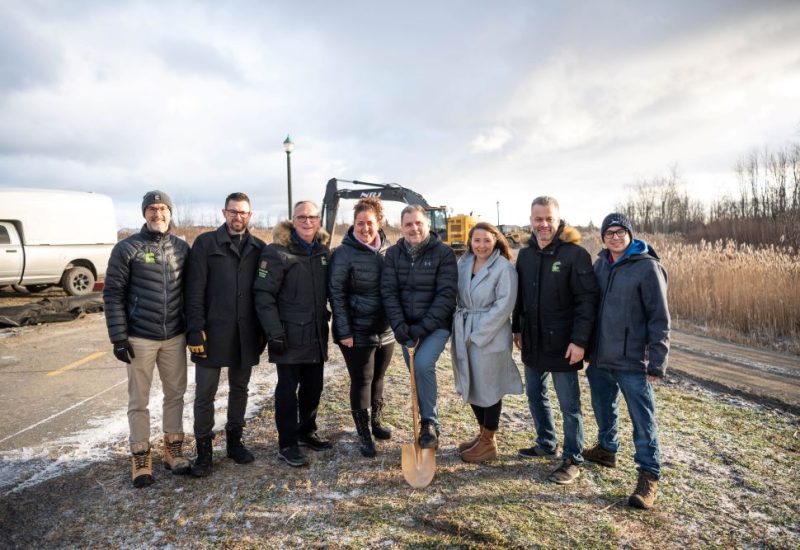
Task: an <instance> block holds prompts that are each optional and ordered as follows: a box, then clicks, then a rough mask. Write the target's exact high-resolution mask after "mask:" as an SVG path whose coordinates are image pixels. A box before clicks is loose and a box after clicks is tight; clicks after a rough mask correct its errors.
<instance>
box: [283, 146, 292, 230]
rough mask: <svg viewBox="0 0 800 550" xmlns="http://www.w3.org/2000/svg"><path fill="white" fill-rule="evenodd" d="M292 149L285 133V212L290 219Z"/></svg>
mask: <svg viewBox="0 0 800 550" xmlns="http://www.w3.org/2000/svg"><path fill="white" fill-rule="evenodd" d="M292 149H294V142H293V141H292V138H290V137H289V134H286V139H285V140H284V141H283V150H284V151H286V190H287V191H288V198H289V201H288V205H289V207H288V208H287V212H288V215H289V219H290V220H291V219H292Z"/></svg>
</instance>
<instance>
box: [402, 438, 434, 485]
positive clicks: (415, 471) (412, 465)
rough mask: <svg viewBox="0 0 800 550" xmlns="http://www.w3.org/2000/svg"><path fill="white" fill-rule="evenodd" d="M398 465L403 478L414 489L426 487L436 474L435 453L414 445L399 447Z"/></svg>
mask: <svg viewBox="0 0 800 550" xmlns="http://www.w3.org/2000/svg"><path fill="white" fill-rule="evenodd" d="M400 464H401V466H402V468H403V477H404V478H406V482H407V483H408V484H409V485H411V486H412V487H414V488H415V489H422V488H424V487H427V486H428V485H430V484H431V481H433V474H435V473H436V451H435V450H434V449H422V448H420V446H419V445H418V444H416V443H404V444H403V445H402V446H401V447H400Z"/></svg>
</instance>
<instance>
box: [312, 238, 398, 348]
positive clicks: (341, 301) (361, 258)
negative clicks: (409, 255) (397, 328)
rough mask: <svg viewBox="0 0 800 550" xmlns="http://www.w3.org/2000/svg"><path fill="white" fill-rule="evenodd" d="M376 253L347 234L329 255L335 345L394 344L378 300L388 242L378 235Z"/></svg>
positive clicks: (372, 345)
mask: <svg viewBox="0 0 800 550" xmlns="http://www.w3.org/2000/svg"><path fill="white" fill-rule="evenodd" d="M380 239H381V247H380V249H379V250H378V251H377V252H376V251H374V250H372V249H371V248H369V247H368V246H367V245H365V244H364V243H362V242H361V241H359V240H358V238H356V237H355V235H353V227H352V226H351V227H350V229H349V230H348V231H347V234H346V235H345V236H344V239H342V244H341V245H339V246H338V247H337V248H336V249H335V250H334V251H333V254H332V255H331V265H330V268H329V269H328V295H329V296H330V302H331V310H332V313H333V323H332V326H333V338H334V340H335V341H336V342H339V341H341V340H342V339H344V338H353V344H354V345H355V346H356V347H374V346H378V345H384V344H388V343H390V342H393V341H394V336H393V335H392V330H391V328H390V327H389V320H388V319H387V318H386V312H385V310H384V309H383V300H382V299H381V271H382V270H383V264H384V256H385V255H386V250H387V249H388V248H389V241H388V240H387V239H386V235H384V234H383V231H381V233H380Z"/></svg>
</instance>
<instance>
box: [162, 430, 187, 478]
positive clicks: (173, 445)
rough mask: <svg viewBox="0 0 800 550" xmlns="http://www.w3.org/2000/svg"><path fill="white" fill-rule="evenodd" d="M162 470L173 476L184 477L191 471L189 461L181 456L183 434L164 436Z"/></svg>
mask: <svg viewBox="0 0 800 550" xmlns="http://www.w3.org/2000/svg"><path fill="white" fill-rule="evenodd" d="M164 468H166V469H167V470H172V473H173V474H175V475H186V474H188V473H189V472H191V471H192V465H191V463H190V462H189V460H188V459H187V458H186V457H184V456H183V434H181V433H174V434H166V435H164Z"/></svg>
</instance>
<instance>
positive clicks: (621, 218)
mask: <svg viewBox="0 0 800 550" xmlns="http://www.w3.org/2000/svg"><path fill="white" fill-rule="evenodd" d="M614 225H618V226H620V227H622V228H624V229H625V230H627V231H628V233H629V234H630V236H631V239H633V225H631V221H630V220H629V219H628V217H627V216H626V215H625V214H621V213H619V212H612V213H611V214H609V215H608V216H606V217H605V219H604V220H603V225H601V226H600V238H602V237H603V235H605V234H606V229H608V228H609V227H612V226H614Z"/></svg>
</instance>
